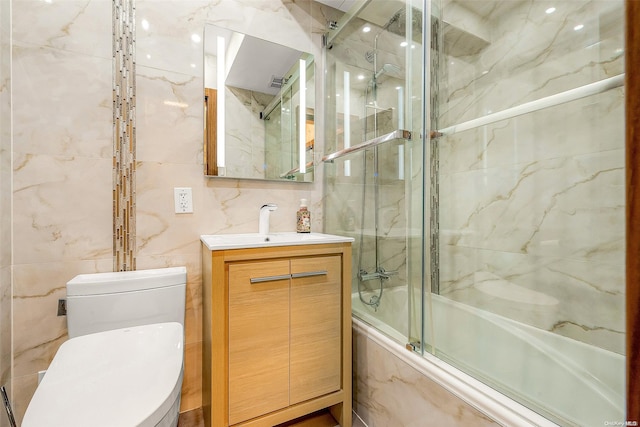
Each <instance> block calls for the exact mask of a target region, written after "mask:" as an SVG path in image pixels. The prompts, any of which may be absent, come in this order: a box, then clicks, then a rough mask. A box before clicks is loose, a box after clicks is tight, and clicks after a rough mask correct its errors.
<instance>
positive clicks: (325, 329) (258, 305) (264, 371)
mask: <svg viewBox="0 0 640 427" xmlns="http://www.w3.org/2000/svg"><path fill="white" fill-rule="evenodd" d="M350 245H351V244H350V243H335V244H317V245H316V244H314V245H300V246H282V247H265V248H251V249H232V250H214V251H211V250H208V248H207V247H206V246H203V267H204V268H203V273H204V274H203V290H204V316H203V318H204V325H203V332H204V347H203V357H204V360H203V371H204V372H203V373H204V376H203V408H204V412H205V425H207V426H215V427H218V426H225V427H226V426H274V425H277V424H281V423H284V422H286V421H289V420H292V419H295V418H298V417H301V416H303V415H306V414H309V413H312V412H315V411H318V410H320V409H324V408H330V410H331V412H332V414H333V416H334V417H335V418H336V419H337V420H338V422H339V423H340V425H341V426H343V427H349V426H350V425H351V304H350V301H351V296H350V293H351V286H350V280H349V278H350V276H351V272H350V266H351V246H350Z"/></svg>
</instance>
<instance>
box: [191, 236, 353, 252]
mask: <svg viewBox="0 0 640 427" xmlns="http://www.w3.org/2000/svg"><path fill="white" fill-rule="evenodd" d="M200 240H201V241H202V242H203V243H204V244H205V245H206V246H207V248H208V249H209V250H211V251H217V250H225V249H245V248H263V247H270V246H298V245H315V244H324V243H347V242H353V241H354V239H353V238H352V237H344V236H336V235H332V234H322V233H295V232H286V233H269V234H258V233H246V234H203V235H201V236H200Z"/></svg>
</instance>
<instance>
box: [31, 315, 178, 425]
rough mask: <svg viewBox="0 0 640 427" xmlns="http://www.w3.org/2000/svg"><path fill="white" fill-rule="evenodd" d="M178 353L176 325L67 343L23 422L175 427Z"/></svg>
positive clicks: (103, 334) (109, 333)
mask: <svg viewBox="0 0 640 427" xmlns="http://www.w3.org/2000/svg"><path fill="white" fill-rule="evenodd" d="M183 351H184V348H183V332H182V325H180V324H179V323H158V324H152V325H144V326H136V327H132V328H123V329H116V330H113V331H107V332H100V333H96V334H90V335H83V336H81V337H77V338H73V339H71V340H69V341H66V342H65V343H64V344H62V346H61V347H60V348H59V350H58V352H57V353H56V355H55V357H54V359H53V361H52V362H51V365H50V366H49V369H48V370H47V372H46V374H45V376H44V378H43V379H42V382H41V383H40V385H39V386H38V388H37V390H36V392H35V394H34V396H33V398H32V400H31V403H30V404H29V408H28V410H27V413H26V414H25V417H24V420H23V423H22V426H23V427H36V426H38V427H44V426H47V427H88V426H91V427H127V426H141V427H147V426H148V427H152V426H162V427H165V426H166V427H169V426H175V425H176V424H177V421H178V420H177V416H178V410H179V406H180V389H181V386H182V375H183V366H182V361H183V356H182V355H183Z"/></svg>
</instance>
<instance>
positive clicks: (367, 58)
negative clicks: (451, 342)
mask: <svg viewBox="0 0 640 427" xmlns="http://www.w3.org/2000/svg"><path fill="white" fill-rule="evenodd" d="M326 41H327V48H326V49H325V51H324V52H325V67H326V71H327V72H326V74H325V78H326V85H325V87H326V88H327V95H328V96H327V100H326V103H325V107H326V109H325V111H326V116H325V117H326V123H325V129H326V130H325V136H326V139H325V157H324V159H323V160H325V174H326V180H325V185H326V191H325V193H326V195H327V197H326V199H325V200H326V202H325V210H324V211H325V231H327V232H328V233H336V234H342V235H348V236H351V237H353V238H354V240H355V241H354V244H353V266H352V267H353V268H352V271H353V277H352V301H353V313H354V315H355V316H357V317H359V318H360V319H362V320H364V321H366V322H368V323H370V324H372V325H373V326H375V327H376V328H378V329H379V330H381V331H382V332H384V333H386V334H387V335H389V336H391V337H392V338H394V339H395V340H397V341H399V342H400V343H401V344H403V345H404V344H406V343H407V342H408V341H410V339H409V337H410V336H418V335H419V334H416V333H411V332H410V331H409V326H410V325H409V310H410V308H409V307H410V303H409V296H410V294H411V293H412V292H411V290H412V289H413V288H412V285H415V284H416V283H421V275H422V269H421V265H422V256H423V246H422V218H423V216H422V209H423V198H422V174H423V171H424V169H423V166H422V149H423V144H422V142H421V131H420V124H421V120H420V114H421V109H420V106H421V102H422V96H421V93H422V87H421V77H422V70H421V64H422V44H421V42H422V11H421V10H419V9H416V8H413V7H411V5H410V4H408V3H404V2H389V1H387V0H370V1H361V2H357V3H356V4H355V5H354V7H353V8H352V10H351V11H350V12H348V13H346V14H345V16H344V17H343V18H342V19H341V20H340V21H339V22H338V23H337V24H336V28H335V29H334V30H332V31H330V32H329V34H328V35H327V38H326ZM419 295H420V294H419V293H418V294H417V296H418V297H419ZM414 308H415V307H414ZM418 329H419V328H418ZM417 339H418V340H419V338H417Z"/></svg>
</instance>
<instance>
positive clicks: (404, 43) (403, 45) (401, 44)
mask: <svg viewBox="0 0 640 427" xmlns="http://www.w3.org/2000/svg"><path fill="white" fill-rule="evenodd" d="M408 44H409V43H407V42H402V43H400V46H402V47H405V46H407V45H408Z"/></svg>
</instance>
